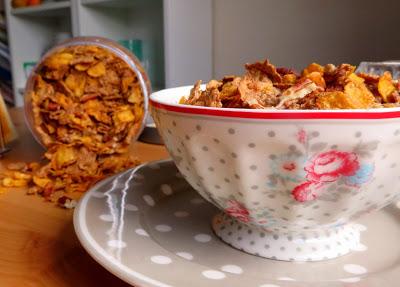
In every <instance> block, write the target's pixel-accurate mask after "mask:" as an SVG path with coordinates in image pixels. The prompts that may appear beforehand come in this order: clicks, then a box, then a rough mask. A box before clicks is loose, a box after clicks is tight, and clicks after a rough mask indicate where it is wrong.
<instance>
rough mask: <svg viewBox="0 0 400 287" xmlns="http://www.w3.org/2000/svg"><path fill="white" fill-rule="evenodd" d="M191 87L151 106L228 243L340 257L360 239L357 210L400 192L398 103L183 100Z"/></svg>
mask: <svg viewBox="0 0 400 287" xmlns="http://www.w3.org/2000/svg"><path fill="white" fill-rule="evenodd" d="M190 88H191V87H189V86H188V87H180V88H174V89H167V90H162V91H159V92H156V93H153V94H152V95H151V97H150V104H151V111H152V115H153V118H154V120H155V123H156V125H157V128H158V131H159V133H160V134H161V136H162V138H163V140H164V143H165V145H166V147H167V149H168V151H169V153H170V155H171V157H172V158H173V160H174V162H175V164H176V165H177V167H178V169H179V171H180V172H181V173H182V174H183V176H184V177H185V178H186V180H187V181H188V182H189V183H190V184H191V185H192V187H193V188H194V189H196V190H197V192H199V194H200V195H202V196H203V197H204V198H205V199H207V200H208V201H210V202H212V203H213V204H214V205H216V206H217V207H219V208H220V209H221V210H222V211H223V212H222V213H221V214H219V215H217V216H216V217H215V218H214V220H213V228H214V231H215V232H216V234H217V235H218V236H219V237H220V238H221V239H222V240H224V241H225V242H227V243H229V244H230V245H232V246H234V247H236V248H238V249H241V250H243V251H246V252H248V253H251V254H256V255H259V256H262V257H267V258H273V259H279V260H296V261H306V260H308V261H318V260H324V259H330V258H335V257H338V256H340V255H344V254H346V253H348V252H349V251H351V250H352V249H354V248H355V246H358V245H359V242H360V231H359V230H358V229H357V228H356V227H355V226H354V225H352V224H351V222H352V221H353V220H354V219H356V218H358V217H360V216H362V215H363V214H366V213H368V212H371V211H374V210H378V209H380V208H382V207H384V206H386V205H388V204H389V203H391V202H392V201H393V200H394V199H396V198H397V196H398V195H399V193H400V191H399V188H397V187H395V185H394V184H395V183H398V182H399V174H400V172H399V171H400V170H399V169H400V164H398V163H397V161H398V158H400V109H396V108H390V109H374V110H335V111H332V110H325V111H312V110H308V111H304V110H298V111H296V110H289V111H286V110H285V111H284V110H246V109H218V108H209V107H197V106H185V105H180V104H178V102H179V99H180V98H181V97H182V96H185V95H188V94H189V93H190ZM265 246H269V248H268V249H266V248H264V247H265Z"/></svg>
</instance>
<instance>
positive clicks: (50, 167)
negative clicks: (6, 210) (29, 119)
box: [2, 45, 145, 207]
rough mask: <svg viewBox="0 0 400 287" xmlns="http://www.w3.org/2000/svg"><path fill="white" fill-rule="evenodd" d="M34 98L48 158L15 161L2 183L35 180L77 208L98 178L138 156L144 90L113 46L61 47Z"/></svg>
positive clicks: (43, 68)
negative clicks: (133, 149) (132, 147)
mask: <svg viewBox="0 0 400 287" xmlns="http://www.w3.org/2000/svg"><path fill="white" fill-rule="evenodd" d="M30 97H31V102H30V104H31V107H32V113H33V125H34V131H35V132H36V133H37V135H38V136H39V137H40V139H41V140H42V142H43V144H44V145H45V146H46V147H47V148H48V150H47V152H46V153H45V154H44V158H45V160H44V161H43V162H41V163H29V164H25V163H17V164H13V165H10V166H8V171H6V172H5V173H4V174H3V175H2V185H3V186H5V187H21V186H29V193H30V194H41V195H43V196H44V197H45V198H46V199H48V200H50V201H52V202H57V203H58V204H59V205H61V206H64V207H73V206H74V204H75V202H76V200H77V199H79V197H80V196H81V195H82V194H83V193H84V192H85V191H86V190H87V189H88V188H89V187H90V186H92V185H93V184H94V183H96V182H97V181H99V180H101V179H103V178H104V177H106V176H109V175H112V174H114V173H117V172H119V171H122V170H124V169H126V168H129V167H132V166H135V165H137V164H138V163H139V162H138V160H137V159H134V158H131V157H130V156H129V155H128V154H127V152H128V148H129V144H130V143H131V141H132V139H133V138H134V137H135V136H136V135H137V134H138V132H139V130H140V127H141V124H142V121H143V117H144V114H145V113H144V97H143V93H142V89H141V86H140V84H139V81H138V78H137V75H136V73H135V72H134V71H133V70H132V69H131V68H130V67H129V66H128V64H127V63H126V62H125V61H123V60H122V59H121V58H119V57H118V56H116V55H115V54H114V53H111V52H110V51H108V50H106V49H104V48H101V47H98V46H92V45H86V46H70V47H67V48H62V49H61V50H58V51H56V52H55V53H53V54H52V55H50V56H49V57H47V58H46V59H45V60H44V61H43V62H42V64H41V65H40V66H39V68H38V70H37V71H36V75H35V76H34V82H33V88H32V91H30Z"/></svg>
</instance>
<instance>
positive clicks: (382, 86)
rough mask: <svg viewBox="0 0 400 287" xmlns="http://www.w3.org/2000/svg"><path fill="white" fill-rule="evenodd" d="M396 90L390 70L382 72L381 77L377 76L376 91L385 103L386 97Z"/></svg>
mask: <svg viewBox="0 0 400 287" xmlns="http://www.w3.org/2000/svg"><path fill="white" fill-rule="evenodd" d="M395 90H396V87H395V86H394V84H393V79H392V75H391V74H390V72H384V73H383V75H382V76H381V77H379V82H378V91H379V94H380V95H381V96H382V98H383V100H384V102H385V103H387V102H388V97H389V96H390V95H391V94H392V93H393V92H394V91H395Z"/></svg>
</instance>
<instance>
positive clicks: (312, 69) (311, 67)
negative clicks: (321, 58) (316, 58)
mask: <svg viewBox="0 0 400 287" xmlns="http://www.w3.org/2000/svg"><path fill="white" fill-rule="evenodd" d="M313 72H317V73H319V74H323V73H324V67H322V66H321V65H320V64H317V63H311V64H310V65H308V67H307V68H305V69H304V70H303V71H302V72H301V74H302V75H303V76H307V75H308V74H311V73H313Z"/></svg>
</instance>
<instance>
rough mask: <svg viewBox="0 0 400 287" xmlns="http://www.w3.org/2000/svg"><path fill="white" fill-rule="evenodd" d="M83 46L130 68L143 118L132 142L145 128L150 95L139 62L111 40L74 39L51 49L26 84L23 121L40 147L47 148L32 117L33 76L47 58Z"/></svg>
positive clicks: (148, 84) (95, 38)
mask: <svg viewBox="0 0 400 287" xmlns="http://www.w3.org/2000/svg"><path fill="white" fill-rule="evenodd" d="M85 45H86V46H87V45H90V46H98V47H100V48H103V49H105V50H107V51H108V52H110V53H112V54H114V55H115V56H117V57H118V58H120V59H122V60H123V61H124V62H125V63H126V64H127V65H128V67H130V68H131V70H132V71H133V72H134V73H135V74H136V76H137V79H138V82H139V86H140V89H141V92H142V95H143V109H144V111H143V118H142V121H141V123H140V128H139V129H138V130H137V132H136V134H135V135H134V137H133V140H136V139H137V138H138V137H139V135H140V133H141V132H142V131H143V128H144V126H145V121H146V118H147V116H148V97H149V95H150V93H151V85H150V81H149V78H148V76H147V74H146V72H145V70H144V69H143V67H142V66H141V64H140V61H139V60H138V59H137V58H136V57H135V56H134V55H133V54H132V53H131V52H130V51H129V50H128V49H126V48H124V47H123V46H121V45H119V44H118V43H116V42H114V41H112V40H109V39H105V38H101V37H76V38H72V39H69V40H67V41H65V42H63V43H60V44H58V45H56V46H55V47H53V48H52V49H50V50H49V51H48V52H47V53H46V54H45V55H44V56H43V57H42V58H41V59H40V61H39V62H38V63H37V64H36V66H35V67H34V68H33V70H32V72H31V74H30V76H29V78H28V80H27V83H26V87H25V93H24V104H25V106H24V114H25V121H26V123H27V126H28V128H29V130H30V131H31V133H32V135H33V136H34V138H35V139H36V141H37V142H39V143H40V144H41V145H42V146H45V147H47V146H48V145H46V144H45V143H44V140H43V139H42V137H41V135H40V133H39V132H38V130H37V129H36V125H35V119H34V115H33V104H32V92H33V89H34V84H35V78H36V77H35V76H36V75H37V72H38V70H39V69H40V68H41V65H42V63H43V62H44V61H45V60H46V59H47V58H48V57H49V56H51V55H53V54H54V53H56V52H59V51H60V50H63V49H65V48H67V47H72V46H85Z"/></svg>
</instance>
